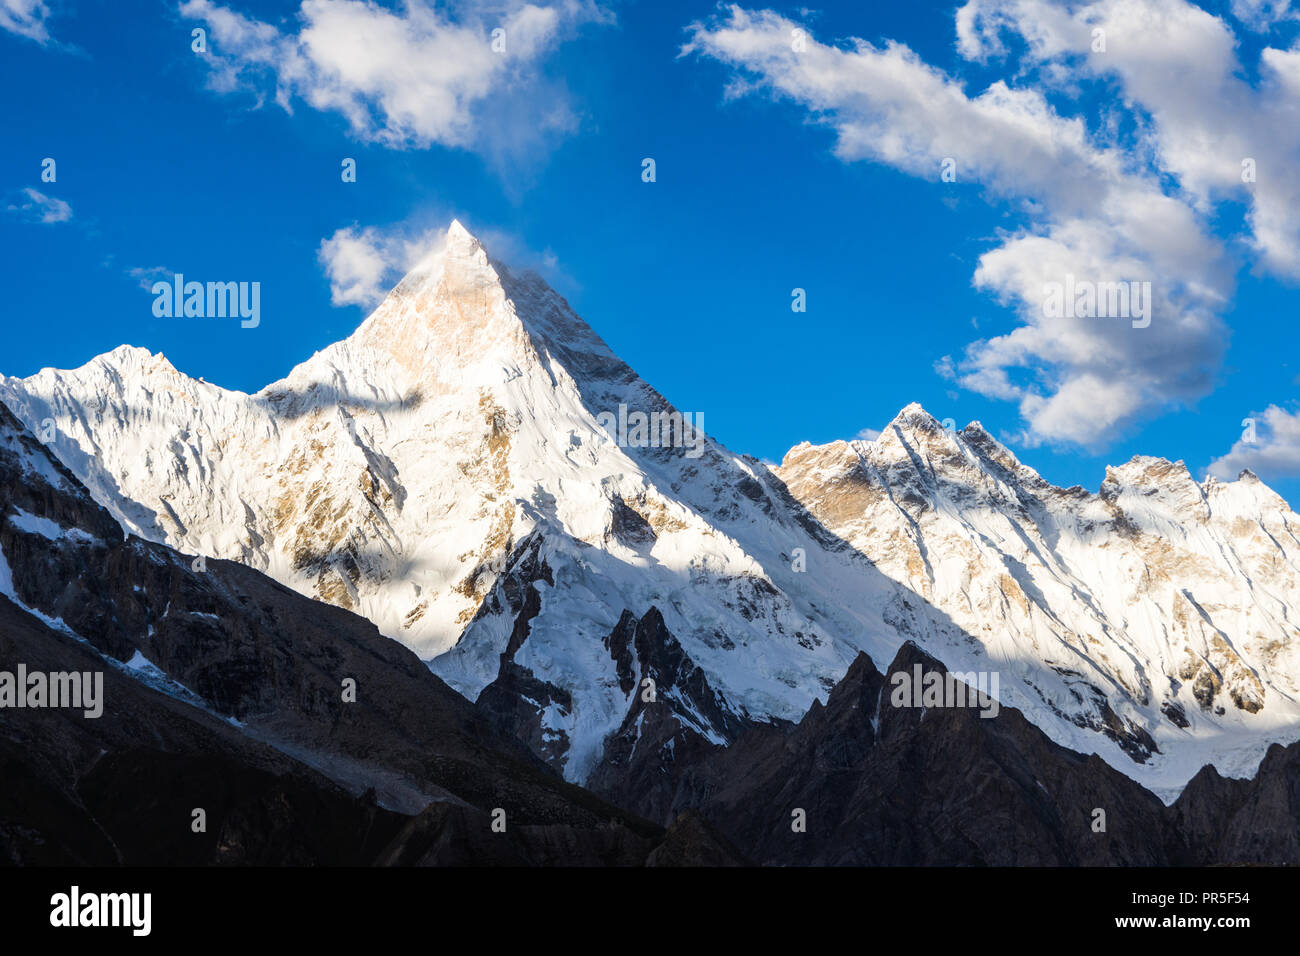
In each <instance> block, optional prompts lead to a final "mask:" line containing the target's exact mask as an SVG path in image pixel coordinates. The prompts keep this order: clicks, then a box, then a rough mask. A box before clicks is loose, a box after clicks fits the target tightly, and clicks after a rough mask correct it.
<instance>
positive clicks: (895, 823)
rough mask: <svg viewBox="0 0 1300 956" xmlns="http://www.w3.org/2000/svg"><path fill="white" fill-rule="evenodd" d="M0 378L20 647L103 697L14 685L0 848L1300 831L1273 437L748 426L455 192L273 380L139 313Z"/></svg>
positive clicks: (445, 854)
mask: <svg viewBox="0 0 1300 956" xmlns="http://www.w3.org/2000/svg"><path fill="white" fill-rule="evenodd" d="M267 321H271V319H270V318H269V317H268V319H267ZM248 334H255V333H248ZM0 403H2V404H3V405H4V406H7V408H8V409H9V410H11V411H12V414H10V413H9V411H6V410H3V409H0V553H2V557H0V670H2V669H4V668H6V667H7V666H8V665H9V664H10V663H14V664H16V663H18V662H23V663H25V664H26V665H28V666H29V667H31V668H36V667H37V665H38V664H43V665H44V666H45V669H46V670H49V671H54V670H78V671H85V670H87V669H88V668H91V667H92V666H93V667H95V668H98V669H100V670H103V671H104V674H105V679H106V684H105V695H106V700H107V704H106V711H105V715H104V717H103V718H101V719H100V720H99V721H95V720H88V719H85V718H83V717H82V716H80V715H79V714H77V715H75V716H73V715H71V714H69V713H65V712H61V711H49V710H45V711H36V710H26V711H23V710H9V709H4V708H0V747H3V750H2V751H0V759H3V760H4V761H5V762H6V765H7V767H8V768H9V769H11V770H13V771H14V772H15V773H19V772H21V774H22V779H25V780H28V781H30V784H29V785H28V786H29V789H27V790H22V789H19V790H17V791H14V792H6V793H5V794H4V795H3V796H0V801H3V803H2V804H0V858H8V859H10V860H13V861H16V862H61V861H62V862H66V861H70V860H86V861H93V862H137V861H161V862H222V861H227V862H249V863H255V862H326V863H343V862H367V863H391V864H411V863H472V862H498V863H537V864H545V863H557V862H580V863H590V864H622V865H640V864H644V863H660V864H691V863H697V864H723V863H764V864H941V863H963V864H964V863H971V864H980V863H990V864H997V863H1006V864H1103V863H1131V864H1151V865H1158V864H1168V863H1211V862H1300V846H1298V845H1297V837H1296V833H1297V819H1298V818H1297V816H1296V810H1295V806H1296V805H1295V796H1293V791H1294V789H1295V784H1294V783H1293V782H1292V781H1297V782H1300V777H1297V775H1296V771H1294V770H1293V769H1292V768H1293V765H1294V764H1295V762H1296V761H1297V760H1300V750H1298V749H1297V747H1296V745H1293V743H1292V742H1293V741H1294V740H1295V739H1296V738H1297V737H1300V729H1298V728H1300V702H1298V701H1297V695H1298V694H1300V689H1298V687H1297V682H1298V681H1300V641H1298V640H1297V638H1298V637H1300V634H1297V630H1296V624H1295V621H1296V609H1297V608H1298V607H1300V561H1298V556H1300V538H1298V537H1297V529H1298V528H1300V518H1297V516H1296V515H1295V514H1294V513H1293V512H1292V511H1291V510H1290V508H1289V507H1288V506H1287V504H1286V503H1285V502H1284V501H1282V499H1281V498H1279V497H1278V496H1277V495H1276V494H1274V493H1273V492H1271V491H1270V490H1269V489H1268V488H1267V487H1266V486H1264V485H1263V484H1262V483H1261V482H1259V480H1258V479H1256V478H1255V477H1254V476H1253V475H1250V474H1249V473H1245V474H1243V476H1242V477H1241V478H1240V479H1239V480H1237V481H1235V482H1226V483H1225V482H1217V481H1214V480H1208V481H1206V482H1199V483H1198V482H1197V481H1195V480H1194V479H1193V478H1192V477H1191V475H1190V474H1189V473H1188V472H1187V469H1186V468H1185V467H1184V466H1183V465H1182V463H1170V462H1167V461H1164V460H1162V459H1152V458H1141V457H1139V458H1135V459H1133V460H1132V461H1130V462H1129V463H1128V464H1126V465H1123V466H1120V467H1116V468H1111V469H1108V471H1107V474H1106V477H1105V481H1104V482H1103V483H1102V485H1101V488H1100V490H1099V492H1097V493H1095V494H1094V493H1090V492H1088V491H1085V490H1084V489H1082V488H1070V489H1060V488H1056V487H1054V486H1052V485H1050V484H1049V483H1047V482H1046V481H1044V480H1043V479H1042V478H1041V477H1040V476H1038V475H1037V474H1036V473H1035V472H1034V471H1033V470H1032V469H1029V468H1028V467H1026V466H1024V465H1022V464H1021V463H1020V462H1018V461H1017V460H1016V458H1015V456H1014V455H1013V454H1012V452H1011V451H1010V450H1009V449H1008V448H1006V447H1005V446H1004V445H1003V444H1001V443H1000V442H998V441H997V439H995V438H994V437H993V436H992V435H990V434H989V433H988V432H987V431H985V430H984V429H983V428H982V427H981V426H980V425H979V424H978V423H974V424H971V425H968V426H967V427H966V428H964V429H961V430H956V429H954V428H946V427H944V425H943V424H941V423H940V422H939V421H937V420H936V419H935V418H933V417H932V416H930V415H929V414H928V413H926V412H925V411H924V410H923V409H921V408H920V407H919V406H915V405H911V406H908V407H907V408H905V409H904V410H903V411H902V412H901V413H900V414H899V415H898V416H897V417H896V418H895V419H894V421H893V422H891V423H890V424H889V425H888V427H887V428H886V429H885V430H884V431H883V432H882V433H881V435H880V437H879V438H877V439H876V440H874V441H852V442H834V443H831V444H829V445H824V446H811V445H808V444H803V445H800V446H797V447H796V448H794V449H792V450H791V451H790V452H789V453H788V454H787V455H786V457H785V460H784V461H783V462H782V463H781V465H780V466H767V465H764V464H763V463H761V462H758V461H757V460H755V459H753V458H750V457H748V456H743V455H737V454H733V453H731V452H729V451H728V450H727V449H725V448H724V447H722V446H721V445H719V444H718V443H716V442H715V441H713V440H712V439H711V438H708V437H707V436H705V435H704V434H703V433H702V432H701V431H700V429H699V428H698V422H699V421H700V419H699V417H697V416H696V415H695V414H693V413H691V412H683V411H681V410H678V409H676V408H674V407H673V406H672V405H670V404H669V403H668V402H667V400H666V399H664V398H663V397H662V396H661V395H659V393H657V392H656V391H655V390H654V389H653V388H651V387H650V386H649V385H648V384H647V383H645V382H644V381H642V380H641V379H640V378H639V377H638V376H637V375H636V374H635V373H634V372H633V371H632V370H631V369H630V368H629V367H628V366H627V365H626V364H625V363H623V362H622V361H621V360H620V359H619V358H618V357H617V356H615V355H614V354H613V353H612V352H611V351H610V350H609V349H608V347H607V346H606V345H605V344H604V343H603V342H602V341H601V340H600V338H599V337H598V336H597V335H596V334H595V333H594V332H593V331H592V330H591V329H590V328H589V327H588V326H587V325H586V324H585V323H583V322H582V320H580V319H579V318H578V317H577V316H576V315H575V314H574V313H573V312H572V310H571V309H570V308H569V306H568V304H567V303H566V302H565V301H564V300H563V299H562V298H561V297H560V296H559V295H558V294H556V293H555V292H554V291H553V290H551V289H550V288H549V287H548V286H547V285H546V284H545V283H544V282H543V281H542V280H541V279H540V278H539V277H537V276H536V275H533V274H516V273H513V272H511V271H510V270H509V269H508V268H507V267H506V266H505V265H503V264H501V263H499V262H497V261H495V260H493V259H491V258H490V257H489V256H488V254H487V252H486V251H485V250H484V249H483V247H482V245H481V244H480V243H479V242H478V240H476V239H475V238H474V237H473V236H471V235H470V234H469V233H468V232H467V231H466V230H464V229H463V227H461V226H460V225H459V224H457V223H453V225H452V227H451V228H450V230H449V231H448V233H447V236H446V239H445V242H444V243H443V244H442V245H441V246H440V247H439V248H438V249H436V250H433V251H432V252H431V253H430V255H429V256H428V257H427V258H426V259H425V260H424V261H423V262H421V263H420V264H419V265H417V267H416V268H415V269H414V270H412V272H411V273H410V274H408V275H407V276H406V277H405V278H404V279H403V280H402V282H401V283H399V284H398V286H397V287H396V288H395V289H394V290H393V291H392V292H391V293H390V294H389V296H388V297H387V298H386V299H385V301H384V302H383V303H382V304H381V305H380V306H379V307H378V309H376V310H375V312H374V313H373V314H371V315H370V316H369V317H368V318H367V319H366V320H365V322H364V323H363V324H362V325H361V326H360V327H359V328H358V329H357V331H356V332H355V333H354V334H353V335H352V336H350V337H349V338H347V339H345V340H344V341H342V342H339V343H337V344H335V345H333V346H330V347H329V348H327V349H325V350H323V351H321V352H319V353H317V354H316V355H314V356H312V357H311V358H310V359H308V360H307V361H306V362H304V363H303V364H302V365H300V366H299V367H298V368H296V369H294V370H293V371H292V372H291V373H290V375H289V376H288V377H287V378H286V379H284V380H283V381H281V382H277V383H275V384H272V385H270V386H268V387H267V388H265V389H263V390H262V391H260V392H258V393H256V394H253V395H246V394H243V393H239V392H232V391H227V390H224V389H221V388H218V387H217V386H214V385H211V384H208V383H205V382H202V381H199V380H195V379H192V378H189V377H187V376H185V375H184V374H182V373H181V372H179V371H177V370H176V369H175V368H174V367H172V366H171V365H170V363H168V362H167V360H166V359H165V358H163V357H162V356H160V355H159V356H155V355H151V354H149V353H148V352H146V351H144V350H143V349H136V348H130V347H123V348H120V349H117V350H115V351H114V352H111V353H109V354H107V355H104V356H100V357H99V358H97V359H94V360H93V361H91V362H90V363H88V364H87V365H85V366H83V367H82V368H80V369H77V370H74V371H56V370H50V369H47V370H44V371H42V372H40V373H38V374H37V375H34V376H31V377H30V378H25V379H18V378H4V377H0ZM612 421H615V422H617V423H618V425H617V426H616V427H612V426H611V425H610V423H611V422H612ZM642 423H650V424H651V426H652V427H650V428H642V427H640V426H641V424H642ZM661 425H662V426H664V427H663V428H662V430H660V427H659V426H661ZM651 433H653V435H652V434H651ZM656 438H661V439H663V440H658V441H656V440H655V439H656ZM390 639H391V640H390ZM917 668H919V669H920V670H919V671H918V670H917ZM920 672H925V673H935V674H944V673H946V672H952V673H953V674H955V675H959V676H961V677H962V679H963V680H962V681H961V682H957V683H960V685H961V686H962V687H964V686H965V682H967V681H968V679H969V682H972V683H974V682H976V681H983V683H981V684H980V688H981V690H988V691H989V692H990V693H991V694H992V695H993V697H994V698H996V701H995V703H996V704H997V706H996V707H994V708H987V707H986V708H984V709H983V710H981V709H980V708H978V707H969V706H967V707H963V706H947V705H946V703H945V702H937V705H936V702H935V701H929V702H928V703H926V704H923V705H922V706H896V704H895V703H894V701H893V699H892V698H893V686H892V683H893V682H895V681H902V680H903V678H905V677H907V675H910V674H915V673H920ZM989 678H991V679H989ZM349 680H350V681H352V685H351V686H352V688H353V691H354V697H353V699H351V700H346V699H345V693H344V692H342V691H341V688H343V687H344V683H345V682H346V681H349ZM953 684H954V682H952V681H949V682H948V684H947V686H949V687H951V686H953ZM918 693H919V689H918ZM917 699H918V700H920V699H921V698H920V697H919V696H918V698H917ZM33 739H39V740H42V741H45V744H44V747H43V749H41V751H40V756H37V755H36V753H34V752H33V748H32V747H30V746H28V745H27V744H26V743H25V742H29V741H31V740H33ZM180 768H186V769H185V772H184V773H180V772H179V770H180ZM164 778H165V779H166V780H167V781H177V780H179V779H180V778H184V780H185V781H192V784H191V783H179V782H175V783H168V785H167V786H161V785H159V781H160V780H162V779H164ZM11 779H18V778H17V777H13V778H11ZM115 788H121V792H126V793H129V794H135V795H137V796H138V798H139V799H138V800H137V801H136V803H137V804H138V805H140V806H147V807H150V808H151V809H150V812H149V813H146V814H143V815H142V814H140V813H138V812H136V811H135V810H132V812H131V813H130V815H128V814H126V813H125V812H123V811H121V810H120V809H119V804H118V802H117V801H118V800H119V799H120V793H119V794H118V796H113V794H114V793H115V792H117V791H116V790H115ZM204 794H209V796H203V795H204ZM204 800H206V801H207V804H208V806H209V813H208V817H209V819H210V821H211V826H210V829H209V830H208V831H207V833H208V835H207V836H204V837H203V838H202V839H198V838H195V839H191V837H192V836H196V835H195V834H193V833H192V831H191V830H190V814H191V811H192V810H193V809H194V808H196V807H200V806H204V803H203V801H204ZM37 804H39V805H41V806H44V807H46V809H45V810H42V811H39V812H37V811H36V810H34V809H32V808H33V807H35V806H36V805H37ZM145 818H147V819H145ZM1248 821H1251V822H1248ZM155 828H157V829H155ZM176 828H179V829H176ZM345 831H346V833H347V834H348V835H347V836H346V837H343V836H341V834H342V833H343V832H345ZM162 834H165V835H166V836H165V838H164V836H163V835H162Z"/></svg>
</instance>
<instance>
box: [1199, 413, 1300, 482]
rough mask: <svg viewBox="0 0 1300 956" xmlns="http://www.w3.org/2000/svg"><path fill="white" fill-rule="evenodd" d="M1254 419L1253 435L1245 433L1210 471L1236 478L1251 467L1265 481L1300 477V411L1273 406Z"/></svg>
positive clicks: (1212, 473)
mask: <svg viewBox="0 0 1300 956" xmlns="http://www.w3.org/2000/svg"><path fill="white" fill-rule="evenodd" d="M1253 422H1254V426H1255V427H1254V432H1255V433H1254V435H1246V434H1243V436H1242V437H1241V439H1239V440H1238V441H1237V443H1236V444H1235V445H1233V446H1232V450H1231V451H1229V452H1228V453H1227V454H1226V455H1224V456H1223V457H1222V458H1217V459H1215V460H1214V461H1213V462H1211V463H1210V467H1209V473H1210V474H1211V475H1213V476H1214V477H1216V478H1222V479H1233V478H1236V477H1237V476H1238V475H1239V474H1240V473H1241V472H1242V471H1243V470H1244V469H1247V468H1248V469H1250V470H1251V471H1253V472H1254V473H1255V474H1256V475H1258V476H1260V477H1261V478H1263V479H1264V480H1266V481H1276V480H1277V479H1280V478H1293V477H1296V476H1300V412H1287V411H1285V410H1283V409H1281V408H1278V407H1277V406H1276V405H1270V406H1269V407H1268V408H1267V409H1265V410H1264V413H1263V414H1262V415H1258V416H1255V418H1254V419H1253Z"/></svg>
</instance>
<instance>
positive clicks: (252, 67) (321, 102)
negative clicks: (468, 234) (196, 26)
mask: <svg viewBox="0 0 1300 956" xmlns="http://www.w3.org/2000/svg"><path fill="white" fill-rule="evenodd" d="M470 11H472V12H470ZM180 12H181V15H182V16H184V17H187V18H189V19H192V20H199V21H202V22H203V23H205V24H206V27H207V29H208V31H209V34H210V42H209V50H208V54H207V59H208V63H209V68H210V72H209V77H208V85H209V86H210V87H211V88H212V89H213V90H215V91H217V92H219V93H234V92H237V91H244V92H250V93H252V94H254V95H255V96H256V97H257V98H258V103H259V105H260V103H261V101H262V100H263V99H264V98H265V97H266V96H268V95H269V96H271V97H272V98H273V99H274V101H275V102H276V103H277V104H279V105H280V106H281V107H283V108H284V109H285V110H286V111H289V112H292V110H293V108H294V105H295V103H298V102H302V103H305V104H307V105H308V106H309V107H311V108H312V109H315V110H319V111H322V112H328V113H336V114H338V115H339V116H342V117H343V118H344V119H345V120H346V122H347V124H348V127H349V129H350V131H351V133H352V135H354V136H355V137H356V138H357V139H359V140H361V141H362V142H367V143H379V144H381V145H383V146H386V147H389V148H393V149H405V148H426V147H428V146H430V145H432V144H439V145H442V146H449V147H458V148H466V149H475V150H479V151H484V152H488V153H493V154H502V153H511V152H517V151H520V150H526V149H529V148H531V147H532V146H533V145H535V144H537V143H539V142H544V141H545V140H546V139H547V138H548V137H551V136H555V135H559V134H562V133H564V132H567V131H569V130H571V129H572V128H573V127H574V126H575V124H576V116H575V114H574V112H573V110H572V109H571V108H570V106H569V105H568V98H567V96H566V95H565V92H564V90H563V88H562V87H561V86H559V85H558V84H557V83H555V82H554V81H551V80H548V79H547V78H546V77H545V76H544V75H542V73H541V65H542V62H543V61H544V59H545V57H546V55H547V54H548V53H550V52H551V51H552V50H553V49H554V48H555V47H556V46H557V45H558V44H559V43H560V42H562V41H563V40H564V39H565V38H566V37H568V36H570V35H572V34H573V33H574V32H575V31H576V29H577V28H578V27H579V26H581V25H583V24H586V23H592V22H607V21H608V19H609V16H608V14H606V13H605V12H604V11H603V10H602V9H601V8H599V7H597V6H596V5H595V3H594V2H592V0H555V2H552V3H550V4H548V5H537V4H533V3H527V2H522V0H502V2H499V3H494V4H486V5H475V6H474V7H472V8H467V11H466V13H465V14H464V16H463V17H462V18H461V19H459V20H452V19H451V18H450V17H449V16H448V15H447V14H445V13H444V12H440V11H439V10H438V9H437V8H435V6H434V4H433V3H431V2H428V0H406V2H405V3H404V5H403V6H402V7H401V9H400V10H399V11H393V10H388V9H385V8H383V7H380V6H379V5H377V4H375V3H370V2H363V0H303V2H302V5H301V7H300V9H299V11H298V23H297V24H296V29H291V30H288V31H282V30H281V29H280V28H278V27H277V26H275V25H273V24H270V23H265V22H262V21H259V20H256V19H254V18H252V17H248V16H245V15H244V14H241V13H239V12H237V11H236V10H233V9H231V8H230V7H225V6H222V5H220V4H218V3H215V2H213V0H185V2H183V3H181V5H180ZM498 31H500V32H498Z"/></svg>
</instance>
